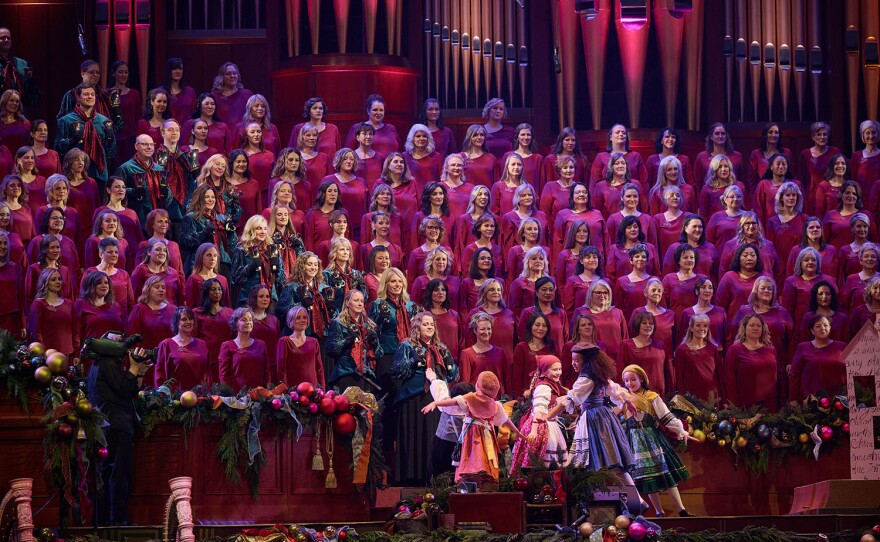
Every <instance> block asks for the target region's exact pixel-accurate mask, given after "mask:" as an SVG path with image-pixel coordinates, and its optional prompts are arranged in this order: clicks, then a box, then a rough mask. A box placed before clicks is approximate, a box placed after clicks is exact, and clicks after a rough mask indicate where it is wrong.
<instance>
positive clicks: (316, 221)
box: [303, 179, 344, 250]
mask: <svg viewBox="0 0 880 542" xmlns="http://www.w3.org/2000/svg"><path fill="white" fill-rule="evenodd" d="M341 209H343V206H342V201H341V198H340V197H339V184H337V183H336V181H334V180H332V179H331V180H328V181H324V182H322V183H321V186H319V187H318V197H317V198H315V204H314V205H313V206H312V208H311V209H309V210H308V211H306V219H305V236H304V237H303V243H305V245H306V248H307V249H308V250H316V249H317V248H318V245H320V244H321V242H322V241H329V240H330V238H331V237H333V229H332V227H331V226H330V215H331V214H332V213H333V211H338V210H341ZM343 212H344V211H343Z"/></svg>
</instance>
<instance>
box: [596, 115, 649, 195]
mask: <svg viewBox="0 0 880 542" xmlns="http://www.w3.org/2000/svg"><path fill="white" fill-rule="evenodd" d="M615 154H620V155H621V156H622V157H623V158H624V159H625V160H626V164H627V171H628V172H629V176H628V177H627V181H629V180H630V179H632V180H633V181H638V183H639V186H640V187H641V189H642V192H643V193H647V192H648V185H649V183H650V180H649V179H648V168H647V167H646V166H645V163H644V161H642V155H641V154H640V153H638V152H636V151H633V150H632V149H631V148H630V146H629V132H628V131H627V129H626V126H624V125H623V124H615V125H613V126H612V127H611V129H610V130H608V144H607V146H606V147H605V152H600V153H599V154H597V155H596V159H595V160H593V166H592V167H591V168H590V191H591V192H592V190H593V189H594V188H595V187H596V185H597V184H598V183H600V182H601V181H602V180H603V179H605V178H607V177H608V174H607V170H609V169H611V167H610V165H613V164H614V162H615V161H616V160H617V157H615V156H614V155H615ZM597 207H598V205H597Z"/></svg>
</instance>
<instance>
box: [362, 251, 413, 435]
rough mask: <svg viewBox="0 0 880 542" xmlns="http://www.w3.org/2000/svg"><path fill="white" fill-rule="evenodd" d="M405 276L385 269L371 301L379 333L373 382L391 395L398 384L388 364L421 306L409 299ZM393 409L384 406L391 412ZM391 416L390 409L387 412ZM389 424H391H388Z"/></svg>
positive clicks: (372, 312)
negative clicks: (379, 350)
mask: <svg viewBox="0 0 880 542" xmlns="http://www.w3.org/2000/svg"><path fill="white" fill-rule="evenodd" d="M406 286H407V284H406V277H405V276H404V275H403V272H402V271H401V270H400V269H397V268H396V267H391V268H388V269H387V270H385V271H383V272H382V275H381V276H380V278H379V290H378V293H377V299H376V300H375V301H373V302H372V303H370V308H369V317H370V320H372V321H373V322H375V324H376V333H377V334H378V335H379V347H380V348H381V351H382V354H381V355H379V357H378V359H377V360H376V371H375V372H376V383H377V384H378V385H379V387H380V388H381V389H382V391H383V392H384V393H388V394H390V396H391V397H393V396H394V394H395V393H396V391H397V384H396V383H395V382H394V379H392V378H391V363H392V362H393V361H394V352H395V351H396V350H397V345H398V344H400V343H402V342H403V341H405V340H407V339H409V336H410V331H411V330H410V322H411V320H412V317H413V316H415V314H416V312H418V311H419V310H420V309H419V308H418V306H417V305H416V304H415V303H414V302H412V301H411V300H410V298H409V293H407V287H406ZM390 410H392V409H387V411H390ZM387 416H392V412H387ZM383 419H384V420H387V421H389V422H394V420H395V418H393V416H392V417H390V418H389V417H385V418H383ZM389 427H391V426H389Z"/></svg>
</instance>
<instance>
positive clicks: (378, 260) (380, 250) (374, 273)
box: [364, 245, 405, 305]
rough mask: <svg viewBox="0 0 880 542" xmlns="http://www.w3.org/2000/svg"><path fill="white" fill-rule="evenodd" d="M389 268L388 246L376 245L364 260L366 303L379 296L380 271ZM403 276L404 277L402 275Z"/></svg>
mask: <svg viewBox="0 0 880 542" xmlns="http://www.w3.org/2000/svg"><path fill="white" fill-rule="evenodd" d="M390 268H391V253H390V252H389V251H388V248H386V247H384V246H382V245H376V246H374V247H373V248H372V250H370V254H369V255H368V256H367V259H366V260H365V261H364V282H365V283H366V285H367V301H366V302H367V305H369V304H371V303H372V302H373V301H376V299H378V298H379V281H380V279H381V277H382V273H384V272H385V271H386V270H388V269H390ZM404 278H405V277H404Z"/></svg>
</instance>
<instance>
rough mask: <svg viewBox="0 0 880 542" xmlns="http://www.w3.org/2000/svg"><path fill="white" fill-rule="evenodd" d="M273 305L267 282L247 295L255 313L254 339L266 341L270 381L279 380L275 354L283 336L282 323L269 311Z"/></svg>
mask: <svg viewBox="0 0 880 542" xmlns="http://www.w3.org/2000/svg"><path fill="white" fill-rule="evenodd" d="M271 305H272V294H271V293H270V291H269V287H268V286H266V285H265V284H257V285H255V286H254V287H253V288H251V289H250V291H249V292H248V296H247V304H246V306H247V308H249V309H250V310H251V312H252V313H253V315H254V330H253V332H252V333H251V335H253V337H254V339H259V340H261V341H263V342H264V343H266V363H268V364H269V376H270V382H278V381H279V380H278V367H277V366H276V360H275V358H274V357H273V356H274V355H275V351H276V346H277V345H278V339H279V338H280V337H281V324H280V323H279V322H278V318H276V317H275V315H274V314H272V313H271V312H269V307H270V306H271Z"/></svg>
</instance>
